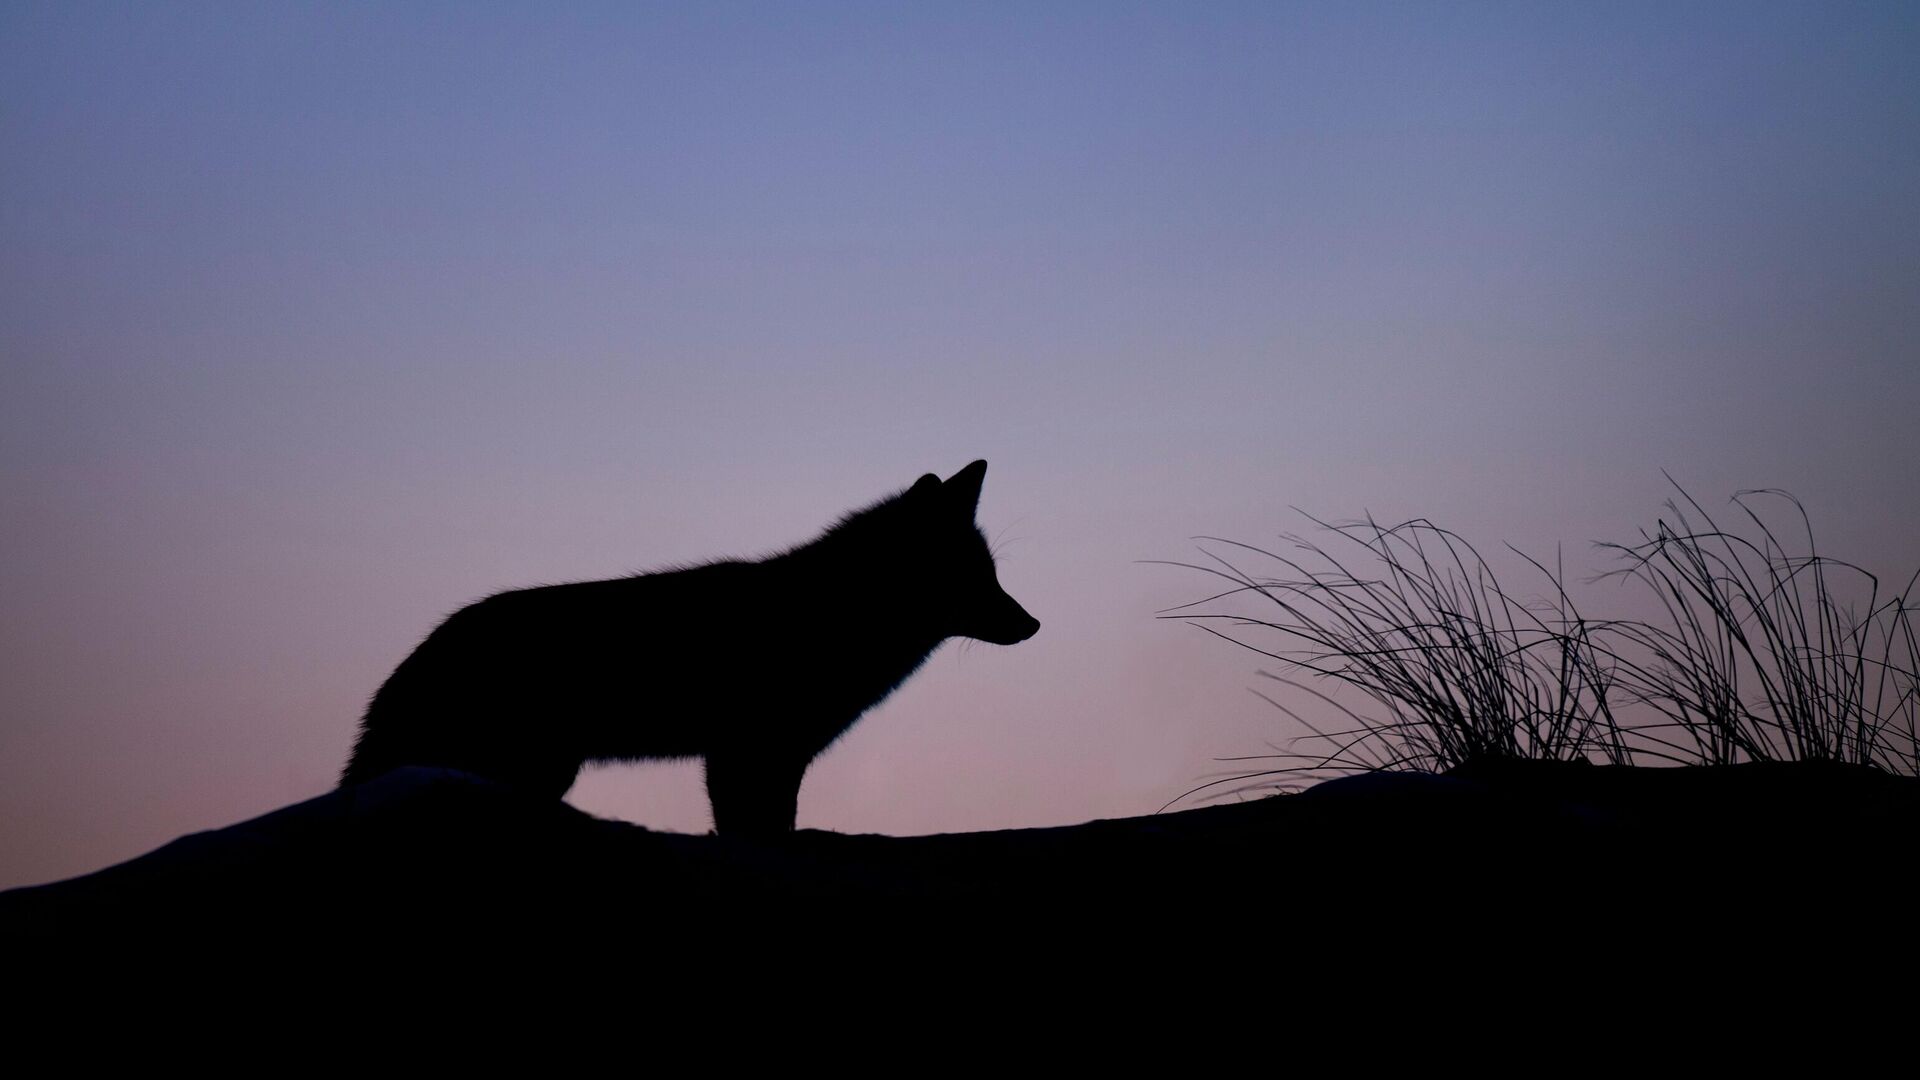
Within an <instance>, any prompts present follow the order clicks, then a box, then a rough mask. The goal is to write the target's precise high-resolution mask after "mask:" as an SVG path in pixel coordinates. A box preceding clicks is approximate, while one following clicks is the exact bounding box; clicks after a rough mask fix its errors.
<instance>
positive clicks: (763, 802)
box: [707, 749, 812, 837]
mask: <svg viewBox="0 0 1920 1080" xmlns="http://www.w3.org/2000/svg"><path fill="white" fill-rule="evenodd" d="M811 760H812V759H811V758H810V757H804V756H801V755H798V754H792V753H778V752H773V753H770V752H768V751H767V750H765V749H759V750H757V751H745V750H722V751H716V752H714V753H711V754H708V755H707V801H708V802H710V803H712V804H713V827H714V829H715V831H717V832H718V833H720V835H722V836H734V837H739V836H777V835H780V834H782V833H788V832H792V831H793V820H794V815H795V807H796V804H797V802H798V800H799V798H800V781H801V779H802V778H803V777H805V776H806V773H807V764H808V763H809V762H810V761H811Z"/></svg>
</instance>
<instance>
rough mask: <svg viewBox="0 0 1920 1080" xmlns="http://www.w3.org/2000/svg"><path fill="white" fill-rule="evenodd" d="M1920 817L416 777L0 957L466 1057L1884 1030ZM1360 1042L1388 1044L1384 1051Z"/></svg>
mask: <svg viewBox="0 0 1920 1080" xmlns="http://www.w3.org/2000/svg"><path fill="white" fill-rule="evenodd" d="M1917 827H1920V782H1916V781H1915V780H1911V779H1903V778H1897V777H1891V776H1887V775H1885V774H1881V773H1877V772H1871V771H1868V770H1864V769H1857V768H1851V767H1845V766H1823V765H1785V766H1777V765H1746V766H1737V767H1731V768H1693V769H1660V770H1654V769H1625V768H1606V767H1594V766H1561V765H1542V764H1506V765H1485V766H1480V767H1467V768H1463V769H1460V770H1456V771H1455V772H1454V773H1452V774H1449V775H1446V776H1433V775H1425V774H1379V775H1373V776H1364V777H1357V778H1352V779H1348V780H1342V781H1335V782H1331V783H1327V784H1323V785H1320V786H1319V787H1316V788H1313V789H1311V790H1309V791H1307V792H1305V793H1303V794H1300V795H1295V796H1286V797H1279V798H1271V799H1262V800H1258V801H1252V802H1245V803H1238V804H1234V805H1225V806H1215V807H1210V808H1204V809H1197V810H1188V811H1184V812H1180V813H1169V814H1160V815H1154V816H1149V817H1141V818H1132V819H1126V820H1119V821H1098V822H1092V823H1089V824H1086V825H1077V826H1069V827H1061V828H1047V829H1025V830H1014V831H1006V832H992V833H975V834H962V835H944V836H927V837H904V838H894V837H883V836H844V835H839V834H835V833H827V832H811V831H809V832H801V833H798V834H796V835H793V836H791V837H788V838H785V839H782V840H780V841H778V842H769V843H749V842H744V841H738V840H730V839H721V838H716V837H711V836H687V835H678V834H670V833H657V832H651V831H649V830H647V829H643V828H640V827H638V826H634V825H629V824H624V823H620V822H612V821H603V820H599V819H595V818H593V817H590V816H588V815H586V814H583V813H580V812H578V811H576V810H573V809H572V808H570V807H568V806H566V805H565V804H564V803H561V802H558V801H554V800H543V799H534V798H529V797H526V796H524V795H521V794H519V793H517V792H515V791H513V790H509V789H506V788H503V787H500V786H498V785H495V784H492V783H488V782H486V781H483V780H480V779H477V778H475V777H472V776H468V775H463V774H459V773H452V772H446V771H440V770H430V769H405V770H400V771H397V772H395V773H391V774H389V775H387V776H385V777H383V778H380V779H378V780H375V781H373V782H370V783H368V784H365V785H362V786H360V787H359V788H357V789H350V790H342V791H335V792H332V793H329V794H327V795H324V796H321V797H319V798H316V799H311V800H309V801H307V802H303V803H300V804H297V805H294V806H290V807H288V808H286V809H284V810H281V811H278V812H276V813H272V814H268V815H266V816H264V817H260V818H256V819H254V820H252V821H247V822H243V823H241V824H238V825H234V826H231V827H228V828H225V829H220V830H216V831H212V832H205V833H198V834H194V835H191V836H187V837H183V838H182V839H180V840H177V841H175V842H174V843H172V844H169V845H167V846H165V847H163V848H160V849H159V850H157V851H154V852H152V853H150V854H148V855H145V856H143V857H141V858H138V859H134V860H132V861H130V862H126V863H123V864H120V865H118V866H114V867H109V868H107V869H105V870H102V871H100V872H98V873H94V874H90V875H87V876H85V877H80V878H75V879H73V880H70V881H64V882H58V883H55V884H51V885H43V886H38V887H34V888H26V889H16V890H13V891H10V892H7V893H0V946H3V947H4V950H5V952H4V955H5V956H6V959H7V960H8V964H7V975H8V979H9V985H10V986H11V987H12V988H13V989H14V990H16V991H25V996H24V997H22V998H21V1000H24V1001H27V1002H29V1003H30V1006H29V1007H37V1008H38V1009H39V1010H40V1011H42V1012H43V1013H46V1014H53V1015H58V1016H62V1017H65V1018H67V1019H68V1020H69V1021H70V1019H71V1017H73V1016H75V1015H88V1016H91V1015H95V1014H101V1013H109V1012H110V1013H112V1014H113V1015H116V1016H119V1017H127V1016H140V1017H152V1016H155V1015H159V1016H164V1017H165V1018H166V1020H165V1021H164V1023H165V1025H166V1028H165V1030H166V1032H167V1035H166V1037H167V1038H175V1037H177V1036H178V1035H179V1033H180V1032H183V1031H189V1030H193V1031H198V1030H199V1029H200V1027H201V1026H203V1025H211V1028H210V1029H209V1036H210V1037H214V1038H217V1039H219V1040H227V1043H226V1045H230V1046H231V1047H232V1048H234V1052H235V1053H236V1054H237V1053H239V1052H240V1050H239V1048H241V1047H245V1048H246V1050H245V1053H246V1054H247V1055H254V1054H257V1053H258V1052H259V1051H258V1049H257V1047H259V1046H261V1045H262V1044H271V1046H272V1049H271V1050H270V1052H271V1053H273V1054H284V1053H288V1052H292V1051H289V1050H287V1049H285V1048H286V1047H307V1046H314V1045H335V1044H337V1045H340V1046H343V1047H346V1048H347V1049H348V1051H349V1052H351V1053H354V1054H359V1053H363V1052H366V1053H372V1052H374V1051H371V1050H367V1049H366V1048H365V1046H364V1045H363V1044H364V1043H365V1041H366V1036H365V1034H364V1033H365V1031H366V1030H367V1029H368V1026H369V1025H379V1026H381V1027H382V1028H383V1029H384V1030H387V1031H389V1032H390V1033H391V1035H392V1037H393V1038H398V1039H401V1040H403V1043H399V1044H395V1045H401V1044H404V1045H409V1046H413V1047H415V1049H416V1050H417V1051H418V1052H419V1053H422V1054H427V1055H429V1056H433V1055H438V1054H441V1053H445V1052H453V1051H456V1050H457V1051H458V1052H459V1054H460V1055H461V1056H462V1057H463V1058H464V1059H469V1060H472V1059H478V1060H479V1061H480V1062H481V1063H483V1064H498V1063H489V1062H486V1061H485V1059H486V1058H487V1056H488V1054H489V1053H490V1051H489V1050H488V1047H490V1046H493V1045H494V1043H493V1042H492V1041H490V1040H493V1039H496V1038H497V1039H499V1040H503V1042H517V1043H519V1044H521V1045H523V1046H524V1045H526V1044H528V1043H532V1044H535V1045H538V1046H555V1047H564V1046H566V1045H571V1042H570V1040H572V1039H574V1038H576V1036H577V1037H579V1038H587V1037H589V1032H591V1033H592V1037H602V1038H603V1037H625V1038H629V1039H636V1040H640V1041H641V1042H643V1043H645V1046H644V1047H642V1048H641V1049H640V1050H639V1051H637V1053H638V1054H639V1056H640V1057H641V1058H645V1059H647V1060H656V1058H657V1054H658V1053H659V1052H660V1049H659V1043H660V1040H666V1041H668V1042H671V1043H673V1044H674V1045H675V1046H676V1047H677V1048H678V1049H676V1051H675V1052H676V1053H683V1054H684V1053H690V1054H693V1055H694V1058H693V1059H692V1060H691V1062H690V1063H689V1067H692V1066H698V1067H700V1068H702V1069H711V1067H712V1066H713V1061H712V1060H711V1054H712V1053H713V1052H715V1051H714V1048H715V1047H724V1048H727V1049H728V1052H730V1053H738V1054H741V1055H745V1057H744V1058H743V1059H742V1060H746V1059H754V1060H762V1059H765V1060H770V1061H774V1062H776V1063H777V1062H786V1063H788V1064H791V1062H792V1061H793V1060H794V1058H793V1055H794V1053H796V1052H797V1051H795V1050H794V1049H793V1048H794V1047H796V1046H817V1045H819V1046H825V1045H832V1046H846V1047H855V1048H857V1047H865V1048H866V1050H867V1052H869V1055H870V1056H869V1058H867V1059H862V1060H866V1062H867V1064H868V1065H869V1066H873V1067H885V1068H887V1069H888V1071H895V1066H897V1065H898V1063H899V1062H900V1061H902V1060H909V1059H901V1058H895V1057H884V1058H882V1057H872V1056H871V1055H874V1054H880V1053H881V1052H882V1050H881V1049H879V1048H881V1047H885V1048H886V1049H885V1053H887V1054H900V1053H905V1054H909V1055H913V1056H912V1057H911V1058H910V1060H912V1061H914V1062H916V1063H926V1062H929V1061H931V1060H932V1059H933V1058H938V1057H943V1056H945V1055H947V1054H949V1053H964V1052H966V1051H967V1050H968V1049H970V1048H971V1049H972V1050H974V1051H976V1052H981V1053H989V1052H990V1053H993V1054H999V1053H1003V1052H1025V1051H1008V1050H1007V1049H1006V1048H1007V1047H1009V1046H1014V1045H1022V1046H1024V1045H1028V1042H1027V1041H1028V1040H1031V1039H1040V1040H1041V1042H1042V1044H1044V1045H1048V1046H1052V1047H1055V1048H1057V1050H1058V1052H1062V1053H1070V1054H1074V1055H1082V1056H1084V1055H1087V1054H1092V1055H1093V1057H1094V1059H1096V1060H1100V1061H1105V1062H1110V1063H1113V1064H1116V1065H1128V1066H1133V1067H1135V1068H1137V1067H1139V1066H1140V1065H1141V1062H1140V1061H1137V1060H1133V1059H1134V1058H1135V1057H1137V1056H1138V1054H1139V1053H1144V1051H1143V1050H1139V1049H1137V1048H1139V1047H1144V1046H1147V1045H1150V1044H1151V1045H1157V1046H1160V1047H1162V1048H1163V1049H1164V1048H1166V1047H1168V1046H1172V1047H1174V1048H1175V1051H1176V1056H1179V1055H1187V1056H1186V1057H1184V1058H1181V1060H1185V1061H1187V1063H1188V1064H1191V1060H1192V1059H1191V1057H1190V1055H1191V1054H1193V1053H1196V1052H1199V1051H1200V1049H1201V1048H1203V1047H1206V1046H1210V1045H1213V1044H1215V1043H1219V1042H1222V1041H1227V1042H1232V1041H1235V1040H1240V1039H1243V1038H1247V1037H1251V1038H1253V1039H1255V1040H1256V1042H1255V1043H1254V1044H1253V1045H1255V1046H1264V1045H1274V1046H1279V1045H1282V1044H1284V1045H1285V1046H1286V1047H1288V1053H1290V1054H1291V1053H1293V1052H1295V1051H1298V1050H1302V1049H1306V1048H1310V1047H1317V1048H1318V1049H1319V1051H1321V1052H1325V1053H1332V1054H1334V1055H1335V1056H1336V1057H1342V1058H1347V1059H1350V1058H1351V1057H1352V1055H1354V1054H1359V1053H1361V1052H1363V1051H1364V1052H1366V1053H1373V1052H1376V1051H1378V1050H1381V1049H1383V1048H1388V1049H1390V1048H1391V1046H1392V1045H1397V1044H1395V1043H1393V1039H1394V1038H1398V1039H1400V1041H1401V1042H1405V1043H1406V1044H1407V1046H1405V1047H1401V1050H1402V1051H1403V1052H1404V1051H1406V1050H1407V1048H1408V1047H1412V1048H1414V1050H1415V1051H1416V1052H1418V1047H1419V1046H1422V1045H1426V1044H1425V1043H1424V1042H1422V1041H1421V1040H1420V1039H1418V1038H1416V1037H1415V1036H1414V1035H1413V1034H1412V1031H1413V1030H1414V1029H1415V1028H1417V1027H1418V1026H1419V1025H1420V1024H1423V1023H1425V1024H1428V1025H1430V1026H1431V1027H1434V1028H1438V1029H1443V1033H1442V1034H1441V1035H1440V1036H1438V1037H1439V1038H1443V1039H1458V1038H1467V1040H1468V1041H1469V1042H1472V1043H1474V1044H1476V1045H1479V1044H1483V1043H1484V1042H1485V1041H1486V1040H1488V1039H1494V1040H1503V1041H1510V1040H1512V1039H1516V1038H1517V1039H1521V1040H1523V1041H1524V1042H1526V1043H1528V1044H1530V1045H1541V1046H1551V1047H1555V1048H1564V1047H1572V1046H1585V1045H1587V1044H1588V1043H1590V1042H1591V1041H1592V1039H1593V1038H1594V1037H1595V1036H1594V1034H1593V1033H1594V1031H1595V1030H1602V1031H1604V1030H1605V1028H1606V1024H1607V1023H1608V1022H1609V1021H1604V1020H1595V1019H1592V1018H1591V1017H1592V1016H1602V1015H1607V1014H1606V1013H1605V1010H1611V1009H1613V1008H1615V1007H1617V1006H1620V1005H1622V1004H1623V1003H1624V1004H1625V1005H1626V1006H1627V1007H1630V1008H1632V1009H1634V1010H1637V1012H1635V1013H1634V1015H1635V1016H1639V1017H1643V1018H1649V1017H1677V1016H1685V1017H1688V1018H1691V1019H1689V1020H1688V1023H1690V1024H1693V1025H1694V1026H1693V1028H1692V1029H1691V1030H1695V1031H1697V1032H1701V1033H1706V1032H1712V1033H1715V1034H1714V1037H1715V1038H1719V1033H1720V1032H1722V1031H1723V1028H1722V1027H1721V1026H1717V1025H1706V1026H1702V1024H1703V1021H1702V1020H1701V1018H1702V1017H1704V1016H1707V1015H1718V1016H1723V1017H1726V1018H1727V1022H1728V1023H1738V1024H1746V1025H1749V1026H1754V1028H1755V1029H1754V1030H1753V1031H1752V1032H1749V1033H1748V1034H1747V1035H1746V1036H1743V1037H1745V1038H1751V1039H1754V1040H1759V1039H1761V1037H1762V1036H1763V1035H1765V1030H1762V1029H1769V1028H1770V1025H1771V1024H1772V1023H1773V1021H1772V1020H1769V1019H1768V1017H1771V1016H1774V1015H1775V1013H1776V1012H1777V1011H1778V1010H1777V1004H1778V1003H1780V1002H1783V1001H1784V1002H1788V1003H1791V1004H1792V1005H1793V1010H1789V1011H1790V1012H1792V1011H1794V1010H1798V1011H1799V1012H1800V1014H1801V1015H1799V1016H1796V1017H1793V1018H1792V1019H1793V1022H1794V1023H1800V1022H1803V1021H1804V1020H1805V1019H1806V1015H1805V1014H1806V1011H1807V1010H1808V1009H1813V1008H1816V1007H1817V1008H1821V1009H1824V1008H1825V1007H1826V1006H1827V1004H1829V1003H1831V1004H1832V1005H1834V1006H1835V1007H1836V1008H1837V1009H1838V1010H1839V1012H1840V1016H1839V1017H1838V1018H1837V1020H1836V1022H1839V1023H1850V1024H1855V1025H1859V1024H1862V1023H1867V1020H1866V1014H1865V1013H1864V1012H1862V1011H1861V1010H1862V1003H1866V1004H1870V1005H1874V1006H1877V1007H1880V1006H1883V1007H1886V1008H1890V1009H1892V1010H1894V1011H1895V1012H1896V1013H1897V1014H1898V1015H1902V1016H1905V1017H1906V1018H1907V1020H1906V1021H1900V1022H1898V1023H1896V1027H1895V1028H1877V1029H1876V1030H1883V1031H1888V1032H1891V1031H1893V1030H1896V1029H1898V1027H1899V1025H1900V1024H1903V1023H1906V1022H1909V1021H1910V1019H1911V1014H1910V1012H1908V1011H1907V1010H1909V1009H1910V1007H1911V1005H1912V1003H1913V1001H1914V990H1913V980H1912V978H1911V971H1912V963H1913V961H1914V959H1915V944H1914V942H1915V937H1916V935H1915V934H1914V927H1915V915H1914V912H1915V910H1916V899H1920V892H1917V891H1916V889H1915V886H1914V882H1913V878H1912V875H1911V864H1912V862H1913V858H1912V852H1913V842H1914V838H1915V837H1916V836H1920V830H1917ZM1090 1002H1103V1003H1105V1004H1104V1005H1103V1006H1102V1007H1099V1008H1095V1009H1091V1010H1090V1009H1089V1006H1088V1003H1090ZM1593 1009H1598V1010H1602V1012H1598V1013H1593V1012H1591V1010H1593ZM1122 1016H1125V1017H1130V1018H1131V1019H1128V1020H1126V1021H1124V1022H1123V1021H1121V1020H1119V1019H1117V1018H1119V1017H1122ZM242 1017H244V1018H245V1019H244V1020H242V1019H240V1018H242ZM1515 1017H1519V1019H1518V1020H1515V1019H1514V1018H1515ZM1529 1018H1531V1019H1529ZM16 1019H19V1018H16ZM883 1019H884V1021H885V1022H884V1023H882V1020H883ZM1462 1024H1465V1025H1466V1026H1467V1028H1470V1029H1471V1031H1467V1030H1466V1029H1463V1028H1460V1027H1459V1025H1462ZM1383 1028H1384V1029H1393V1030H1399V1031H1402V1032H1404V1034H1403V1035H1400V1036H1388V1037H1387V1038H1388V1041H1387V1042H1385V1043H1380V1044H1379V1045H1375V1044H1376V1042H1377V1041H1378V1039H1379V1038H1380V1037H1382V1036H1381V1035H1380V1029H1383ZM19 1029H20V1030H22V1031H31V1030H35V1026H34V1024H33V1023H32V1022H29V1021H27V1020H24V1019H19ZM45 1030H48V1031H53V1030H64V1029H62V1028H57V1027H56V1028H46V1029H45ZM856 1030H857V1031H858V1033H859V1034H858V1039H857V1040H855V1034H854V1032H855V1031H856ZM1333 1030H1342V1031H1346V1032H1349V1033H1357V1036H1356V1037H1359V1038H1360V1039H1361V1041H1359V1042H1351V1041H1345V1040H1335V1039H1332V1038H1331V1036H1330V1035H1329V1034H1328V1033H1330V1032H1331V1031H1333ZM423 1032H424V1033H425V1034H423ZM386 1037H387V1036H383V1038H386ZM342 1039H346V1040H347V1041H346V1042H340V1040H342ZM1261 1039H1266V1040H1270V1041H1272V1042H1270V1043H1268V1044H1263V1043H1260V1042H1258V1041H1257V1040H1261ZM849 1040H855V1041H849ZM384 1045H385V1044H384V1043H383V1046H384ZM1742 1045H1749V1046H1760V1045H1763V1042H1761V1041H1753V1042H1748V1043H1743V1044H1742ZM70 1046H71V1044H70ZM116 1047H117V1048H118V1049H116ZM930 1048H933V1049H930ZM104 1049H105V1050H107V1051H108V1052H112V1053H121V1052H124V1053H127V1054H133V1055H135V1056H137V1057H142V1058H144V1057H145V1056H146V1055H148V1054H149V1050H150V1048H148V1047H147V1045H146V1044H144V1043H138V1042H128V1041H126V1040H124V1039H123V1040H120V1041H119V1042H114V1041H113V1040H108V1044H105V1045H104ZM379 1052H381V1053H384V1052H386V1051H385V1050H381V1051H379ZM545 1052H546V1051H544V1050H543V1051H540V1053H543V1054H544V1053H545ZM836 1052H838V1051H836ZM1716 1052H1718V1051H1716ZM249 1060H256V1061H257V1060H260V1059H258V1058H250V1059H249ZM662 1060H663V1059H662ZM676 1060H678V1059H676ZM763 1063H764V1061H763ZM522 1064H525V1063H524V1062H523V1063H522ZM536 1064H538V1065H539V1067H541V1068H542V1069H545V1068H550V1067H552V1064H553V1062H552V1061H550V1060H544V1059H542V1060H539V1061H537V1062H536ZM1081 1064H1082V1065H1085V1062H1084V1061H1082V1062H1081ZM781 1067H783V1068H784V1067H786V1066H785V1065H782V1066H781ZM1183 1067H1184V1066H1183Z"/></svg>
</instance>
